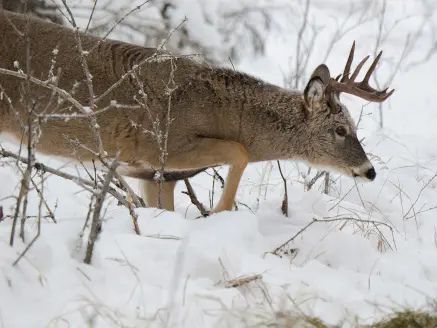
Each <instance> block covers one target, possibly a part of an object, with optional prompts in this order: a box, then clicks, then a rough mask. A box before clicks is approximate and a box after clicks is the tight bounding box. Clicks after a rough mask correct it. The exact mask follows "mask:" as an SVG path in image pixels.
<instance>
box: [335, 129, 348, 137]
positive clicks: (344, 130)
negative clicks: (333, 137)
mask: <svg viewBox="0 0 437 328" xmlns="http://www.w3.org/2000/svg"><path fill="white" fill-rule="evenodd" d="M335 133H337V135H339V136H340V137H344V136H345V135H346V134H347V131H346V129H345V128H344V126H338V127H337V128H336V129H335Z"/></svg>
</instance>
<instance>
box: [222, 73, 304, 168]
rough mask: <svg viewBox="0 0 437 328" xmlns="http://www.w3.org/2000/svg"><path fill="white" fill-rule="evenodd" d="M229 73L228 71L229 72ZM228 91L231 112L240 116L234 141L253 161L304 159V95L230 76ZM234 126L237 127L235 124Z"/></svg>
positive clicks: (253, 80) (234, 75)
mask: <svg viewBox="0 0 437 328" xmlns="http://www.w3.org/2000/svg"><path fill="white" fill-rule="evenodd" d="M228 73H229V72H228ZM230 76H231V78H230V79H229V76H228V77H227V78H228V80H227V81H224V84H225V85H228V90H231V91H226V90H224V89H223V88H222V92H228V93H230V94H231V96H230V97H232V103H233V104H232V106H230V108H231V110H230V111H231V112H232V115H234V114H233V113H235V112H238V113H239V117H238V118H237V117H235V116H233V117H232V118H230V119H229V120H230V121H232V120H237V121H239V126H238V129H237V130H236V131H234V134H235V139H236V140H238V141H239V142H241V143H242V144H243V145H244V146H245V147H246V149H247V150H248V152H249V160H250V161H251V162H256V161H264V160H274V159H292V158H296V159H305V158H306V157H308V155H307V149H306V147H305V146H306V145H307V144H308V142H307V140H308V138H309V136H308V134H309V133H308V129H307V123H306V122H307V120H306V119H305V112H304V103H303V98H302V94H301V93H299V92H293V91H289V90H285V89H282V88H279V87H277V86H274V85H271V84H268V83H265V82H262V81H259V80H257V79H255V78H253V77H250V76H247V75H244V74H242V75H241V74H240V73H235V74H232V73H231V74H230ZM234 126H235V125H234Z"/></svg>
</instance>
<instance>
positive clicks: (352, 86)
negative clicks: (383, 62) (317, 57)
mask: <svg viewBox="0 0 437 328" xmlns="http://www.w3.org/2000/svg"><path fill="white" fill-rule="evenodd" d="M354 50H355V41H354V43H353V45H352V49H351V51H350V53H349V58H348V60H347V63H346V66H345V68H344V73H343V76H342V78H341V80H340V81H338V77H337V78H336V79H334V78H331V79H330V80H329V83H328V85H327V86H326V89H325V93H326V96H327V97H328V98H329V97H331V96H332V95H333V94H337V95H339V94H340V93H341V92H344V93H349V94H351V95H355V96H357V97H360V98H362V99H365V100H368V101H373V102H383V101H385V100H386V99H387V98H388V97H390V96H391V95H392V94H393V92H394V89H393V90H391V91H390V92H387V90H388V88H386V89H384V90H382V91H379V90H376V89H374V88H372V87H371V86H370V85H369V80H370V76H371V75H372V73H373V72H374V71H375V68H376V65H377V64H378V62H379V59H380V58H381V55H382V51H381V52H380V53H379V54H378V56H376V58H375V60H374V61H373V63H372V65H370V68H369V70H368V71H367V73H366V76H365V77H364V79H363V80H362V81H361V82H355V79H356V78H357V76H358V74H359V73H360V70H361V69H362V67H363V65H364V64H365V63H366V61H367V60H368V59H369V56H367V57H365V58H364V59H363V60H361V61H360V63H359V64H358V66H357V67H356V68H355V70H354V72H353V73H352V75H351V76H350V77H349V73H350V67H351V64H352V60H353V55H354Z"/></svg>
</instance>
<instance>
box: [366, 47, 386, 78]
mask: <svg viewBox="0 0 437 328" xmlns="http://www.w3.org/2000/svg"><path fill="white" fill-rule="evenodd" d="M381 55H382V50H381V51H380V52H379V54H378V56H376V58H375V60H374V61H373V63H372V65H371V66H370V67H369V70H368V71H367V73H366V76H365V77H364V79H363V82H362V83H367V84H368V83H369V79H370V76H371V75H372V73H373V71H374V70H375V68H376V65H377V64H378V62H379V58H381Z"/></svg>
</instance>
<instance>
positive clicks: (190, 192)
mask: <svg viewBox="0 0 437 328" xmlns="http://www.w3.org/2000/svg"><path fill="white" fill-rule="evenodd" d="M184 182H185V186H186V187H187V191H182V193H183V194H185V195H188V196H189V197H190V200H191V203H193V205H195V206H196V207H197V209H198V210H199V211H200V214H202V216H203V217H207V216H208V215H209V212H208V211H207V210H206V209H205V206H203V204H202V203H201V202H199V200H198V199H197V197H196V193H195V192H194V189H193V187H192V186H191V183H190V181H189V180H188V179H184Z"/></svg>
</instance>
